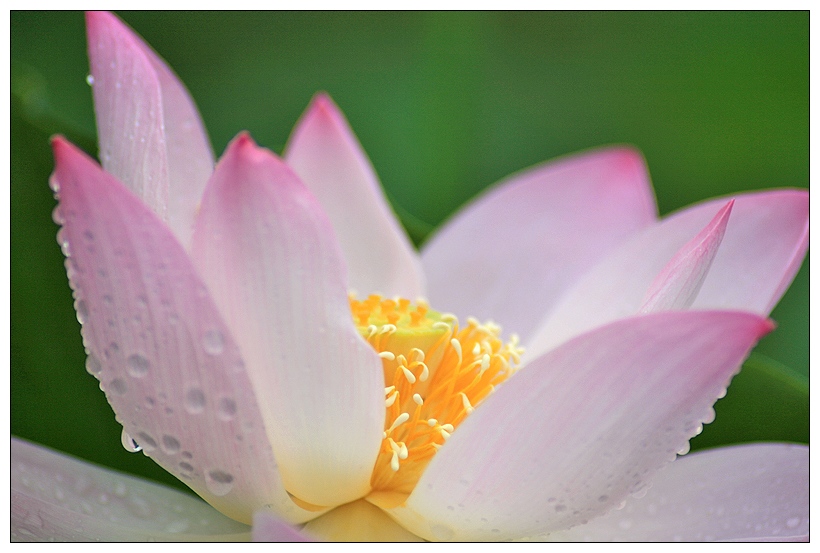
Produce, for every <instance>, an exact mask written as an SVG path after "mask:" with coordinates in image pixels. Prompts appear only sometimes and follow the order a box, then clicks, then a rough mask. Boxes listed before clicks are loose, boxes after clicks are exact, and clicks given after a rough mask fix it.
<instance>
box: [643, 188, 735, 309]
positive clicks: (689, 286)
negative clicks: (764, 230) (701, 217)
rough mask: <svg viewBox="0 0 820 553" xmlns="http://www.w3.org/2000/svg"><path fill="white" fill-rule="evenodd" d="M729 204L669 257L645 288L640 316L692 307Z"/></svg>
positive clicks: (715, 250) (721, 234) (730, 204)
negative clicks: (667, 261)
mask: <svg viewBox="0 0 820 553" xmlns="http://www.w3.org/2000/svg"><path fill="white" fill-rule="evenodd" d="M733 203H734V202H733V201H731V202H729V203H727V204H726V205H725V206H724V207H723V209H721V210H720V211H718V214H717V215H715V218H714V219H712V220H711V221H710V222H709V224H708V225H706V228H704V229H703V230H702V231H700V232H699V233H698V234H697V236H695V237H694V238H693V239H692V240H690V241H689V242H687V243H686V244H684V245H683V247H682V248H681V249H680V250H678V252H677V253H676V254H675V255H674V256H672V259H671V260H670V261H669V263H667V264H666V267H664V268H663V269H662V270H661V272H660V274H659V275H658V276H657V277H655V280H654V282H652V284H651V285H650V286H649V291H648V292H647V294H646V299H644V301H643V305H642V306H641V309H640V312H641V313H651V312H653V311H671V310H673V309H686V308H687V307H689V306H690V305H692V302H694V301H695V297H696V296H697V295H698V292H699V291H700V288H701V286H702V285H703V280H704V279H705V278H706V274H707V273H708V272H709V267H711V266H712V260H713V259H714V258H715V254H716V253H717V250H718V247H719V246H720V242H721V240H723V234H724V233H725V232H726V224H727V223H728V222H729V214H730V213H731V212H732V204H733Z"/></svg>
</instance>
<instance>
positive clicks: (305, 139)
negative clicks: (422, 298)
mask: <svg viewBox="0 0 820 553" xmlns="http://www.w3.org/2000/svg"><path fill="white" fill-rule="evenodd" d="M284 157H285V160H286V161H287V163H288V165H290V166H291V167H292V168H293V170H294V171H296V173H297V174H298V175H299V177H300V178H301V179H302V181H303V182H304V183H305V185H307V187H308V188H309V189H310V191H311V192H313V194H314V195H315V196H316V198H317V199H318V200H319V202H321V204H322V208H324V210H325V212H326V213H327V215H328V217H330V221H331V222H332V223H333V228H334V229H335V230H336V233H337V235H338V237H339V243H340V244H341V247H342V251H343V252H344V256H345V260H346V261H347V265H348V268H349V269H350V287H351V288H352V289H353V290H356V291H357V292H358V293H359V294H361V295H363V296H367V295H369V294H372V293H381V294H383V295H385V296H388V297H389V296H396V295H398V296H402V297H405V298H410V299H414V298H416V297H418V296H419V295H422V294H423V293H424V275H423V273H422V270H421V264H420V262H419V260H418V255H417V254H416V252H415V250H414V249H413V246H412V245H411V244H410V241H409V240H408V238H407V235H406V234H405V233H404V230H403V229H402V228H401V225H400V224H399V222H398V220H397V219H396V216H395V215H394V214H393V211H392V210H391V209H390V204H389V203H388V202H387V199H386V198H385V197H384V193H383V192H382V189H381V186H380V184H379V180H378V177H376V173H375V172H374V171H373V167H372V166H371V165H370V161H369V160H368V159H367V155H366V154H365V153H364V150H362V147H361V145H360V144H359V141H358V140H356V136H355V135H354V134H353V131H352V130H351V129H350V126H349V125H348V123H347V121H346V120H345V117H344V115H342V112H341V111H340V110H339V108H338V107H337V106H336V104H334V103H333V101H332V100H331V99H330V97H329V96H328V95H327V94H317V95H316V96H315V97H314V98H313V101H312V102H311V105H310V106H309V107H308V109H307V111H306V112H305V114H304V115H303V116H302V118H301V119H300V120H299V122H298V123H297V125H296V127H295V128H294V130H293V134H292V135H291V137H290V140H289V141H288V145H287V147H286V148H285V156H284Z"/></svg>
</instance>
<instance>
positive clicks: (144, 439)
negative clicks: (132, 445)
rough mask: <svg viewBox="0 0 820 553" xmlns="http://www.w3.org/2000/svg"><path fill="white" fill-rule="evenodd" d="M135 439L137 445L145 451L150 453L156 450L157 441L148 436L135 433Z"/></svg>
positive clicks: (143, 433)
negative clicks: (137, 441) (140, 445)
mask: <svg viewBox="0 0 820 553" xmlns="http://www.w3.org/2000/svg"><path fill="white" fill-rule="evenodd" d="M137 439H138V440H139V443H140V444H142V446H143V448H144V449H145V451H151V450H152V449H156V448H157V441H156V440H155V439H154V438H152V437H151V435H150V434H147V433H145V432H139V433H137Z"/></svg>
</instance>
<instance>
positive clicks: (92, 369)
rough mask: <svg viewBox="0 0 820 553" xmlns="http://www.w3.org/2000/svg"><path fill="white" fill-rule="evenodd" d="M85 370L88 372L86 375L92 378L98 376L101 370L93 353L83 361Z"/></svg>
mask: <svg viewBox="0 0 820 553" xmlns="http://www.w3.org/2000/svg"><path fill="white" fill-rule="evenodd" d="M85 370H87V371H88V374H92V375H94V376H96V375H98V374H100V371H101V370H102V364H101V363H100V360H99V359H97V357H96V356H95V355H94V354H93V353H91V354H89V355H88V357H87V358H86V360H85Z"/></svg>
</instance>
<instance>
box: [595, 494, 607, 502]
mask: <svg viewBox="0 0 820 553" xmlns="http://www.w3.org/2000/svg"><path fill="white" fill-rule="evenodd" d="M608 500H609V496H608V495H602V496H600V497H598V501H600V502H601V503H605V502H606V501H608Z"/></svg>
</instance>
